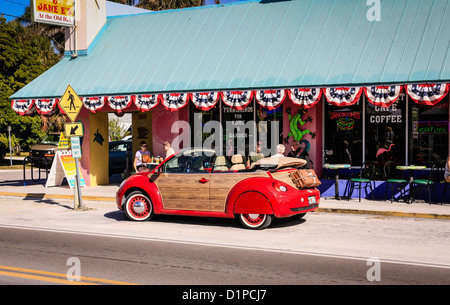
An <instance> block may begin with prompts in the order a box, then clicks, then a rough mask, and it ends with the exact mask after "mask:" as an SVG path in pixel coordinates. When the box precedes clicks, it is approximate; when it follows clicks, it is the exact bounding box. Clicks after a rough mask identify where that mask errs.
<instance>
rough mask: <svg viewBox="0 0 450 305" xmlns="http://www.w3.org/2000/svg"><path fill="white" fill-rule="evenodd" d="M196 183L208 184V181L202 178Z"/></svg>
mask: <svg viewBox="0 0 450 305" xmlns="http://www.w3.org/2000/svg"><path fill="white" fill-rule="evenodd" d="M198 182H200V183H206V182H209V180H208V179H205V178H202V179H200V180H199V181H198Z"/></svg>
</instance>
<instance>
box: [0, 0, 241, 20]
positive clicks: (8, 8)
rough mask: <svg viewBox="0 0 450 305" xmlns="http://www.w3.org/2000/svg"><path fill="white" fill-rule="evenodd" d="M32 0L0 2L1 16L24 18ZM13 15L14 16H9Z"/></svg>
mask: <svg viewBox="0 0 450 305" xmlns="http://www.w3.org/2000/svg"><path fill="white" fill-rule="evenodd" d="M238 1H239V0H221V1H220V2H221V3H222V4H226V3H231V2H238ZM212 4H215V3H214V0H206V5H212ZM29 5H30V0H0V15H1V14H5V16H4V17H5V18H6V21H10V20H12V19H14V17H12V16H22V14H23V13H24V11H25V8H26V7H27V6H29ZM7 15H12V16H7Z"/></svg>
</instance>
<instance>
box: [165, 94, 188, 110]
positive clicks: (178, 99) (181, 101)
mask: <svg viewBox="0 0 450 305" xmlns="http://www.w3.org/2000/svg"><path fill="white" fill-rule="evenodd" d="M191 95H192V93H165V94H161V99H162V103H163V105H164V107H165V108H166V109H167V110H169V111H177V110H180V109H181V108H183V107H184V106H186V105H187V103H188V102H189V99H190V98H191Z"/></svg>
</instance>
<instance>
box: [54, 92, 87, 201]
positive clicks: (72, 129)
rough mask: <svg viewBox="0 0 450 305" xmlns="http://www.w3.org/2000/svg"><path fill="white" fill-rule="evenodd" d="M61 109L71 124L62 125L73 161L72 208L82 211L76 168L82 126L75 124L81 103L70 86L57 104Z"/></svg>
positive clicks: (78, 176) (77, 169)
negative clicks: (68, 140) (74, 172)
mask: <svg viewBox="0 0 450 305" xmlns="http://www.w3.org/2000/svg"><path fill="white" fill-rule="evenodd" d="M59 105H60V106H61V108H62V109H63V110H64V112H65V113H66V114H67V116H68V117H69V119H70V121H71V122H72V123H67V124H65V125H64V130H65V134H66V137H68V138H69V137H70V143H71V146H72V157H73V158H74V159H75V168H76V174H75V187H74V190H75V194H74V208H75V209H76V208H80V209H84V208H85V206H84V205H83V200H82V197H81V187H80V169H79V166H78V159H79V158H81V145H80V137H82V136H83V124H82V123H81V122H75V120H76V119H77V116H78V114H79V113H80V110H81V107H82V106H83V102H82V101H81V99H80V98H79V97H78V95H77V94H76V93H75V90H73V89H72V87H71V86H70V85H68V86H67V89H66V92H64V95H63V96H62V97H61V101H60V103H59Z"/></svg>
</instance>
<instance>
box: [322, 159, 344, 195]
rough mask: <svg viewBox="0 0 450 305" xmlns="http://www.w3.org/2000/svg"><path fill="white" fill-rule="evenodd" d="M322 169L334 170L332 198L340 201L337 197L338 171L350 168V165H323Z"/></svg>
mask: <svg viewBox="0 0 450 305" xmlns="http://www.w3.org/2000/svg"><path fill="white" fill-rule="evenodd" d="M323 167H324V168H327V169H334V198H335V199H337V200H341V197H339V170H340V169H341V168H350V164H324V165H323Z"/></svg>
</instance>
